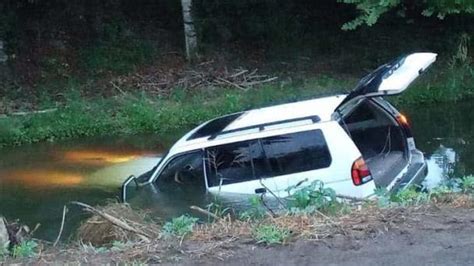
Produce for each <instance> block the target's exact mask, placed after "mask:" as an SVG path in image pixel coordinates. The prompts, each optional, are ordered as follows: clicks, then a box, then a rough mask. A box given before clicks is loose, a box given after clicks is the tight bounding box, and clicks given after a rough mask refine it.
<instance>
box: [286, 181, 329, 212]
mask: <svg viewBox="0 0 474 266" xmlns="http://www.w3.org/2000/svg"><path fill="white" fill-rule="evenodd" d="M296 189H297V186H291V187H289V188H287V189H286V191H287V192H288V193H289V194H291V196H290V197H289V198H288V201H289V208H290V211H301V210H307V211H311V210H312V209H313V210H325V209H329V208H330V207H331V205H333V204H334V203H336V192H335V191H334V190H333V189H332V188H325V187H324V183H323V182H321V181H319V180H316V181H314V182H312V183H311V184H310V185H308V186H305V187H302V188H301V189H298V190H296ZM293 190H296V191H295V192H294V193H291V192H292V191H293Z"/></svg>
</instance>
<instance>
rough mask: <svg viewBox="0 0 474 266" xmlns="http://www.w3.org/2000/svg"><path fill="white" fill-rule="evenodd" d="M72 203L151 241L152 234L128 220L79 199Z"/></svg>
mask: <svg viewBox="0 0 474 266" xmlns="http://www.w3.org/2000/svg"><path fill="white" fill-rule="evenodd" d="M71 204H75V205H78V206H81V207H84V209H85V210H86V211H88V212H91V213H94V214H96V215H99V216H100V217H102V218H104V219H105V220H107V221H109V222H110V223H111V224H113V225H115V226H117V227H120V228H122V229H123V230H126V231H129V232H132V233H135V234H137V235H138V236H139V237H140V238H141V239H142V240H143V241H145V242H147V243H149V242H150V238H151V237H150V236H149V235H148V234H146V233H144V232H142V231H140V230H137V229H135V228H133V227H131V226H130V225H129V224H127V223H126V222H123V221H122V220H120V219H118V218H116V217H114V216H112V215H110V214H107V213H105V212H103V211H100V210H98V209H96V208H94V207H92V206H90V205H88V204H85V203H82V202H78V201H72V202H71Z"/></svg>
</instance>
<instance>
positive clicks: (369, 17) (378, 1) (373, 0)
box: [339, 0, 401, 30]
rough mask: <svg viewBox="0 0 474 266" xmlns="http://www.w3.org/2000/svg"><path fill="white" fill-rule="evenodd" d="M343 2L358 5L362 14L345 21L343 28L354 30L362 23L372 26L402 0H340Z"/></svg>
mask: <svg viewBox="0 0 474 266" xmlns="http://www.w3.org/2000/svg"><path fill="white" fill-rule="evenodd" d="M339 1H340V2H342V3H346V4H353V5H356V8H357V9H358V10H359V11H360V13H361V14H359V16H358V17H357V18H355V19H354V20H352V21H350V22H347V23H345V24H344V25H343V26H342V29H343V30H353V29H355V28H357V27H359V26H360V25H363V24H367V25H368V26H372V25H374V24H375V23H377V20H378V19H379V17H380V16H381V15H382V14H384V13H386V12H387V11H389V10H391V9H392V8H394V7H396V6H398V5H400V3H401V0H339Z"/></svg>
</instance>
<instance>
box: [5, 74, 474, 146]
mask: <svg viewBox="0 0 474 266" xmlns="http://www.w3.org/2000/svg"><path fill="white" fill-rule="evenodd" d="M468 70H469V71H472V69H470V68H469V69H468ZM468 70H466V69H465V70H463V71H462V72H461V71H454V70H449V71H445V72H442V71H439V69H438V72H441V75H440V74H434V73H429V74H428V75H427V76H425V77H422V78H421V80H420V81H418V82H417V83H415V85H414V86H413V87H412V88H410V89H409V90H408V91H407V92H406V93H404V94H403V95H402V96H399V97H394V98H393V101H395V102H396V103H397V104H417V103H433V102H445V101H458V100H462V99H467V98H471V97H472V96H474V87H473V86H472V83H470V81H472V76H469V75H471V74H469V73H468ZM430 71H432V72H435V71H437V69H436V68H434V69H433V70H430ZM435 73H436V72H435ZM356 82H357V78H356V77H344V79H342V78H336V77H335V76H328V75H325V76H322V75H321V76H316V77H305V78H299V79H290V78H288V79H287V80H285V79H284V78H283V79H282V78H280V79H279V81H277V82H274V83H269V84H266V85H261V86H258V87H255V88H252V89H250V90H247V91H243V90H239V89H236V88H228V87H227V88H226V87H218V88H209V89H200V90H185V89H180V88H174V89H172V90H171V93H170V95H168V96H166V97H159V96H151V95H150V94H147V93H141V94H137V93H131V92H128V93H121V94H116V95H115V96H113V97H107V98H106V97H98V96H96V97H83V96H81V95H80V93H79V92H78V91H77V90H74V88H71V89H70V90H69V91H68V93H66V94H65V95H64V98H65V101H64V102H63V103H61V104H60V105H59V106H57V104H56V103H55V102H54V101H51V100H50V99H49V98H47V97H45V98H44V99H43V101H42V102H41V103H40V104H39V106H40V107H41V108H51V107H54V108H56V111H54V112H49V113H43V114H30V115H28V114H26V115H11V116H7V117H3V118H0V147H4V146H12V145H21V144H25V143H35V142H41V141H55V140H62V139H69V138H77V137H87V136H99V135H124V134H138V133H157V134H163V135H165V134H169V133H175V132H183V131H185V130H188V129H190V128H192V127H193V126H195V125H197V124H199V123H201V122H204V121H206V120H208V119H211V118H213V117H216V116H219V115H223V114H226V113H232V112H236V111H241V110H246V109H250V108H256V107H262V106H268V105H273V104H277V103H285V102H291V101H296V100H303V99H309V98H312V97H318V96H324V95H331V94H337V93H346V92H348V91H349V90H350V88H352V87H354V85H355V84H356Z"/></svg>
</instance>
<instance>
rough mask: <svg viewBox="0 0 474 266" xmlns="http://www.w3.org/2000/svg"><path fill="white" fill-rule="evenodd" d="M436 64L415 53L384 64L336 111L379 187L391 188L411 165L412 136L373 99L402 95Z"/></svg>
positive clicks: (391, 112)
mask: <svg viewBox="0 0 474 266" xmlns="http://www.w3.org/2000/svg"><path fill="white" fill-rule="evenodd" d="M435 60H436V54H434V53H414V54H410V55H407V56H402V57H400V58H398V59H396V60H393V61H392V62H390V63H387V64H384V65H382V66H380V67H379V68H377V69H376V70H375V71H373V72H372V73H370V74H368V75H367V76H365V77H364V78H362V79H361V80H360V82H359V83H358V84H357V86H356V87H355V89H354V90H352V91H351V92H350V93H349V94H348V95H347V96H346V98H345V99H344V100H343V101H342V102H341V104H340V105H339V106H338V107H337V108H336V109H335V112H334V116H335V119H336V120H337V121H339V123H340V124H341V126H342V127H343V128H344V130H345V131H346V132H347V133H348V135H349V136H350V137H351V139H352V140H353V141H354V143H355V144H356V146H357V147H358V149H359V150H360V152H361V154H362V157H363V158H364V160H365V162H366V163H367V165H368V168H369V170H370V172H371V174H372V177H373V179H374V181H375V184H376V185H377V186H378V187H391V186H392V185H393V183H394V182H395V181H394V179H395V177H397V176H398V175H399V174H400V173H401V171H402V170H403V169H405V168H406V167H407V165H408V164H409V163H410V158H411V157H412V156H411V153H410V149H411V147H408V146H409V145H410V144H408V141H407V138H410V137H411V135H408V134H407V133H406V132H405V128H404V127H405V126H406V125H403V124H402V123H400V121H398V120H399V119H398V117H396V113H398V112H396V110H387V109H390V108H386V106H384V104H383V103H382V102H383V101H380V100H376V99H374V100H372V99H370V98H374V97H382V96H386V95H396V94H400V93H402V92H403V91H405V90H406V89H407V87H408V86H409V85H410V84H411V83H412V82H413V81H414V80H415V79H416V78H417V77H418V76H419V75H420V74H422V73H423V72H424V71H425V70H426V69H427V68H428V67H429V66H430V65H431V64H432V63H433V62H434V61H435ZM387 104H388V103H387ZM413 148H414V146H413Z"/></svg>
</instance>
